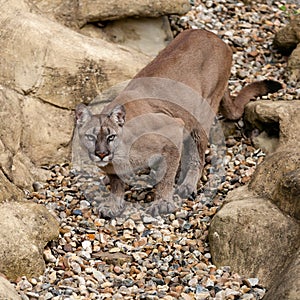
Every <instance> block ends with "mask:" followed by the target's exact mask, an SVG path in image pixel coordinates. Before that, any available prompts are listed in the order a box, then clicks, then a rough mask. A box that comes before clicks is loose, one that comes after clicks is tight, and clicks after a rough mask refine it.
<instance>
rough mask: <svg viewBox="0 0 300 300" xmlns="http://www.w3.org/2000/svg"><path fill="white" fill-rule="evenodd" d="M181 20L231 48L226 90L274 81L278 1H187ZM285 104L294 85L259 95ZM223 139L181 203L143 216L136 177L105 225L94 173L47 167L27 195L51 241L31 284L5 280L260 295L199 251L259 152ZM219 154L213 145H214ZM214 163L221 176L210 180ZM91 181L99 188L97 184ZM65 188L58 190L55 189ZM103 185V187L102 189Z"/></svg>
mask: <svg viewBox="0 0 300 300" xmlns="http://www.w3.org/2000/svg"><path fill="white" fill-rule="evenodd" d="M194 3H195V5H194V6H192V9H191V11H190V12H188V13H187V14H186V15H185V16H181V17H180V16H178V17H176V16H172V17H170V21H171V24H172V30H173V31H174V32H175V33H176V34H177V33H178V32H179V31H182V30H184V29H187V28H205V29H208V30H211V31H213V32H215V33H216V34H218V35H219V36H220V37H221V38H222V39H223V40H224V41H225V42H226V43H228V44H229V45H230V46H231V48H232V49H233V66H232V76H231V78H230V81H229V88H230V89H231V91H232V93H233V94H236V93H237V92H238V90H239V89H240V88H241V86H242V85H244V84H246V83H249V82H252V81H254V80H259V79H265V78H273V79H279V80H280V81H282V80H281V79H282V78H281V77H282V74H283V73H284V68H285V66H286V61H285V58H283V57H282V56H281V55H280V54H278V53H276V52H275V51H273V50H272V41H273V37H274V33H275V32H276V31H278V30H279V29H280V28H282V27H283V26H285V24H286V23H287V20H288V14H287V13H286V12H283V11H282V10H280V6H281V5H284V6H285V7H286V8H287V9H290V10H291V11H292V10H293V6H292V4H290V5H288V4H286V3H285V2H284V1H279V2H276V3H275V4H274V5H270V6H267V5H263V4H256V5H255V4H253V5H252V6H251V7H250V6H247V5H245V4H243V3H242V2H236V1H233V0H215V1H212V0H202V1H201V3H200V1H194ZM278 95H280V99H293V98H294V96H295V95H298V96H299V95H300V90H299V88H298V89H297V90H296V89H295V87H293V86H289V85H288V86H287V90H286V91H284V92H282V91H281V92H279V93H277V94H274V95H268V96H266V97H264V98H265V99H268V100H273V99H276V97H278ZM244 126H245V124H244V123H243V121H242V120H239V121H238V122H237V123H236V127H237V130H236V133H235V134H233V135H232V136H231V137H229V138H228V139H226V141H225V144H226V147H225V146H224V149H223V150H224V151H225V152H224V151H223V152H222V153H219V152H218V149H219V148H218V147H215V146H214V145H210V146H209V147H208V149H207V150H206V151H205V155H206V165H205V169H204V174H203V178H202V179H203V181H201V182H199V193H198V194H197V195H196V196H195V199H194V200H184V201H183V203H182V205H181V206H180V208H179V209H178V210H177V211H176V212H175V213H174V214H170V215H169V216H165V217H163V218H161V217H157V218H154V217H151V216H149V215H147V214H145V213H144V210H143V209H139V208H137V205H136V202H137V201H138V202H139V205H140V207H142V208H144V205H146V204H147V202H149V201H151V199H152V198H151V189H150V187H149V186H148V185H147V184H146V189H147V190H146V191H144V190H142V189H141V187H142V186H145V182H143V180H139V181H138V184H136V185H135V187H133V188H132V189H128V190H127V191H126V197H127V200H128V201H131V204H132V205H130V206H129V207H128V210H126V211H125V212H124V215H122V216H120V217H119V218H117V219H113V220H106V219H102V218H99V217H98V216H97V205H98V202H99V201H101V199H102V198H104V197H105V196H107V195H108V190H107V188H106V184H107V182H106V183H105V181H106V180H105V176H104V174H103V173H101V172H100V171H99V170H93V172H84V171H82V172H78V171H75V170H72V169H71V167H70V166H69V165H67V164H64V165H54V166H49V170H50V171H51V172H52V177H51V178H49V180H48V181H47V182H42V183H41V182H36V183H34V185H33V188H34V192H32V193H30V194H28V199H30V200H32V201H34V202H36V203H40V204H43V205H45V206H46V207H47V208H48V209H51V210H52V212H53V213H55V214H56V216H57V219H58V220H59V222H60V236H59V239H58V240H56V241H53V242H52V243H51V244H49V245H48V246H47V247H46V249H45V251H44V258H45V262H46V271H45V273H44V274H41V276H39V277H36V278H30V279H27V278H26V277H22V278H21V279H20V280H19V281H18V282H17V283H14V285H15V288H16V290H17V291H18V293H19V294H20V295H21V296H22V298H23V299H46V300H47V299H53V300H59V299H62V298H63V299H66V300H73V299H76V300H77V299H78V300H81V299H82V300H83V299H115V300H118V299H135V297H136V295H138V297H139V299H165V300H171V299H184V300H189V299H201V300H202V299H209V300H213V299H216V300H225V299H226V300H229V299H234V300H235V299H244V300H253V299H262V298H263V296H264V295H265V293H266V290H265V289H264V288H263V287H261V286H259V278H248V279H244V277H243V276H242V274H241V275H239V274H234V273H233V272H232V271H231V270H230V267H226V266H225V267H219V268H217V267H216V266H214V265H213V264H212V257H211V254H210V252H209V245H208V237H207V235H208V228H209V224H210V222H211V220H212V218H213V216H214V214H215V213H216V212H217V211H218V209H219V207H220V206H221V205H222V203H223V200H224V199H225V197H226V195H227V193H228V192H229V191H230V190H232V189H234V188H237V187H239V186H241V185H244V184H246V183H247V182H248V181H249V180H250V178H251V175H252V174H253V172H254V170H255V168H256V166H257V165H258V164H259V163H261V162H262V161H263V159H264V156H265V154H264V153H263V152H262V151H261V150H260V149H255V148H254V147H252V146H250V145H251V140H250V139H248V138H246V137H244V136H243V135H242V133H241V131H240V130H241V129H242V130H243V128H244ZM219 150H220V149H219ZM221 167H224V169H225V170H226V172H225V171H224V176H223V175H222V176H221V179H220V180H219V181H217V180H216V181H215V182H216V184H215V185H214V184H213V181H212V180H211V179H212V178H216V177H213V175H215V173H217V171H218V170H219V169H221ZM99 178H102V179H103V180H102V185H101V186H100V188H99ZM65 183H68V184H65ZM104 183H105V184H104Z"/></svg>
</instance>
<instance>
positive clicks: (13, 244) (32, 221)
mask: <svg viewBox="0 0 300 300" xmlns="http://www.w3.org/2000/svg"><path fill="white" fill-rule="evenodd" d="M0 215H1V219H0V273H3V274H4V275H5V276H6V277H7V278H8V279H10V280H16V279H17V278H18V277H20V276H28V277H29V278H30V277H34V276H39V275H40V274H42V273H43V272H44V269H45V262H44V260H43V250H44V247H45V246H46V245H47V243H48V242H49V241H51V240H53V239H56V238H57V237H58V234H59V227H58V222H57V221H56V219H55V218H54V217H53V216H52V215H51V214H49V212H48V210H47V209H46V208H45V207H44V206H42V205H39V204H35V203H30V202H9V203H3V204H1V205H0Z"/></svg>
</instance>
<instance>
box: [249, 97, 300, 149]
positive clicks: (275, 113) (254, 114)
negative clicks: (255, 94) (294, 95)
mask: <svg viewBox="0 0 300 300" xmlns="http://www.w3.org/2000/svg"><path fill="white" fill-rule="evenodd" d="M244 119H245V121H246V123H247V125H248V127H250V129H258V130H259V131H260V132H264V133H265V134H264V135H265V136H266V139H268V138H273V139H274V141H273V144H274V145H276V146H275V147H274V148H273V152H274V151H275V150H277V149H278V148H279V147H284V146H289V147H294V146H295V145H297V144H299V130H300V102H299V101H297V100H294V101H264V100H260V101H253V102H250V103H249V104H248V105H247V106H246V108H245V114H244ZM291 124H292V125H291ZM257 142H258V144H257V146H260V144H259V141H257Z"/></svg>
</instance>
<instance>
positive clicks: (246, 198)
mask: <svg viewBox="0 0 300 300" xmlns="http://www.w3.org/2000/svg"><path fill="white" fill-rule="evenodd" d="M299 238H300V231H299V224H298V223H297V222H296V221H295V220H293V219H292V218H287V217H286V216H285V214H284V213H282V212H281V211H280V210H279V209H278V208H277V207H276V206H275V205H274V204H272V203H271V201H268V200H267V199H265V198H262V197H259V196H257V195H256V194H255V193H254V192H253V191H250V190H249V189H248V187H242V188H239V189H236V190H234V191H233V192H231V193H229V195H228V197H227V198H226V204H225V205H224V206H223V207H222V209H221V210H220V211H219V212H218V213H217V215H216V216H215V217H214V218H213V221H212V223H211V227H210V232H209V241H210V249H211V254H212V257H213V262H214V264H216V265H217V266H227V265H229V266H230V267H231V268H232V270H233V271H234V272H238V273H239V274H241V275H244V276H246V277H258V278H259V280H260V283H261V284H262V285H263V286H265V287H267V288H270V287H271V286H272V285H273V284H274V285H276V284H277V282H275V279H276V278H277V275H278V272H279V271H281V270H282V269H283V267H284V266H285V263H286V261H287V260H290V259H291V258H293V257H294V255H296V252H297V248H298V247H299ZM286 272H288V271H287V270H286ZM298 279H300V276H299V275H298ZM285 284H287V283H285ZM274 299H280V298H276V297H275V298H274Z"/></svg>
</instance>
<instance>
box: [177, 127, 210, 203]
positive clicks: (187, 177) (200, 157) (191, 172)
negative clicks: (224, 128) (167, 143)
mask: <svg viewBox="0 0 300 300" xmlns="http://www.w3.org/2000/svg"><path fill="white" fill-rule="evenodd" d="M206 144H207V142H206V138H205V137H202V138H201V136H200V134H195V132H193V133H192V135H190V136H188V137H186V138H185V141H184V145H183V149H182V157H181V162H180V164H181V165H180V174H179V178H178V181H177V188H176V194H178V195H179V196H180V197H181V198H187V197H188V196H190V195H192V193H195V192H196V191H197V183H198V181H199V179H200V176H201V173H202V170H203V166H204V153H205V152H204V151H205V150H204V149H205V147H206Z"/></svg>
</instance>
